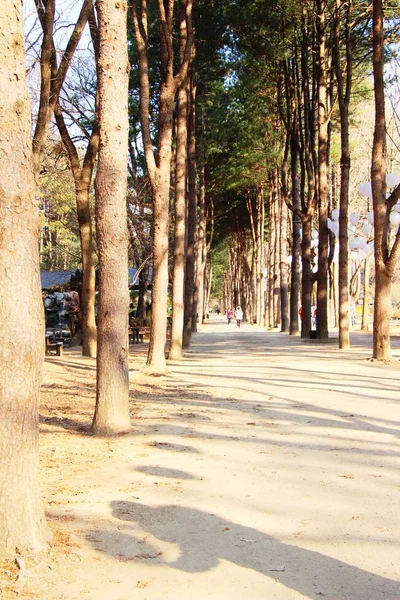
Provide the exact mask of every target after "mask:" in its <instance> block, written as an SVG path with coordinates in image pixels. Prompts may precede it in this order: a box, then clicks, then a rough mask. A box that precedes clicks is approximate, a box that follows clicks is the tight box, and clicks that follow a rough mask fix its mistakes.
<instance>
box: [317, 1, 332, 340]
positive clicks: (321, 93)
mask: <svg viewBox="0 0 400 600" xmlns="http://www.w3.org/2000/svg"><path fill="white" fill-rule="evenodd" d="M326 11H327V2H326V0H316V13H317V44H318V76H317V82H318V83H317V85H318V179H317V185H318V209H319V213H318V225H319V227H318V228H319V244H318V273H317V337H318V338H320V339H324V338H327V337H328V253H329V230H328V209H329V192H328V161H329V145H328V136H329V132H328V126H329V121H330V107H329V92H328V81H327V74H328V66H327V63H328V60H327V47H326V36H327V33H326V29H327V24H326Z"/></svg>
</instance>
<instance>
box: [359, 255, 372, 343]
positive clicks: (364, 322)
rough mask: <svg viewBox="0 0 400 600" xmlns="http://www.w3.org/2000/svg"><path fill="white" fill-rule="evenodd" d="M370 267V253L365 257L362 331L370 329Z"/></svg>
mask: <svg viewBox="0 0 400 600" xmlns="http://www.w3.org/2000/svg"><path fill="white" fill-rule="evenodd" d="M370 269H371V255H368V256H366V257H365V259H364V294H363V307H362V320H361V331H368V322H369V299H370V293H369V279H370Z"/></svg>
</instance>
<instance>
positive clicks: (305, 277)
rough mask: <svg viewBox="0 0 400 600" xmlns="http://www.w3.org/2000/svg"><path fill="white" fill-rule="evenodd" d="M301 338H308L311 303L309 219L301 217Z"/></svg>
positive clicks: (308, 217) (311, 279)
mask: <svg viewBox="0 0 400 600" xmlns="http://www.w3.org/2000/svg"><path fill="white" fill-rule="evenodd" d="M301 250H302V253H301V262H302V279H301V310H302V315H301V337H302V338H308V337H310V331H311V301H312V289H313V278H312V269H311V217H310V216H309V215H306V216H305V217H303V238H302V241H301Z"/></svg>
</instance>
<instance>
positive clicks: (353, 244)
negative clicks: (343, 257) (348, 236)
mask: <svg viewBox="0 0 400 600" xmlns="http://www.w3.org/2000/svg"><path fill="white" fill-rule="evenodd" d="M349 248H350V250H355V249H356V248H357V238H353V239H352V240H350V241H349Z"/></svg>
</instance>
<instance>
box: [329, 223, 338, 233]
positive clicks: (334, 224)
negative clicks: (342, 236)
mask: <svg viewBox="0 0 400 600" xmlns="http://www.w3.org/2000/svg"><path fill="white" fill-rule="evenodd" d="M331 231H332V232H333V233H334V234H335V235H337V234H338V233H339V223H332V226H331Z"/></svg>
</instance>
